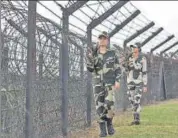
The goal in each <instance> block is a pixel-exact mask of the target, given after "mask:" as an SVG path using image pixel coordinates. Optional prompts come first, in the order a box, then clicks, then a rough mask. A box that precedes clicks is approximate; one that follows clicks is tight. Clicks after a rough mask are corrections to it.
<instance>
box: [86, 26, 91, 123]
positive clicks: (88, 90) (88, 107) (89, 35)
mask: <svg viewBox="0 0 178 138" xmlns="http://www.w3.org/2000/svg"><path fill="white" fill-rule="evenodd" d="M91 37H92V30H91V29H87V45H88V47H91V46H92V44H91V43H92V38H91ZM87 77H88V79H87V93H86V95H87V126H91V100H92V99H91V98H92V95H91V94H92V83H91V82H92V75H91V73H90V72H87Z"/></svg>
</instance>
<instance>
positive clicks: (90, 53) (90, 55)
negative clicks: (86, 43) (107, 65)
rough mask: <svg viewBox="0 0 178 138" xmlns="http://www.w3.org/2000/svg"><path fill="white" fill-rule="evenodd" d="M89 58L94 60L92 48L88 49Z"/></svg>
mask: <svg viewBox="0 0 178 138" xmlns="http://www.w3.org/2000/svg"><path fill="white" fill-rule="evenodd" d="M87 58H89V59H92V58H93V52H92V50H91V49H90V48H88V49H87Z"/></svg>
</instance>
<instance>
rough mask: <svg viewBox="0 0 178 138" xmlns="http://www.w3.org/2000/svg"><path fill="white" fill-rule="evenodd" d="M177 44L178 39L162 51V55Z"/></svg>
mask: <svg viewBox="0 0 178 138" xmlns="http://www.w3.org/2000/svg"><path fill="white" fill-rule="evenodd" d="M176 45H178V41H176V42H175V43H173V44H172V45H170V46H169V47H168V48H166V49H164V50H163V51H161V52H160V55H163V54H164V53H165V52H166V51H168V50H169V49H171V48H173V47H175V46H176Z"/></svg>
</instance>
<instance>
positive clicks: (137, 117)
mask: <svg viewBox="0 0 178 138" xmlns="http://www.w3.org/2000/svg"><path fill="white" fill-rule="evenodd" d="M133 118H134V121H132V122H131V124H130V125H131V126H132V125H139V124H140V114H139V113H134V114H133Z"/></svg>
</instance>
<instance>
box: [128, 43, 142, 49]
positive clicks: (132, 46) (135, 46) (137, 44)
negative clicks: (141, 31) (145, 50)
mask: <svg viewBox="0 0 178 138" xmlns="http://www.w3.org/2000/svg"><path fill="white" fill-rule="evenodd" d="M141 46H142V45H141V43H139V42H136V43H135V44H132V45H130V48H139V49H141Z"/></svg>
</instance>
